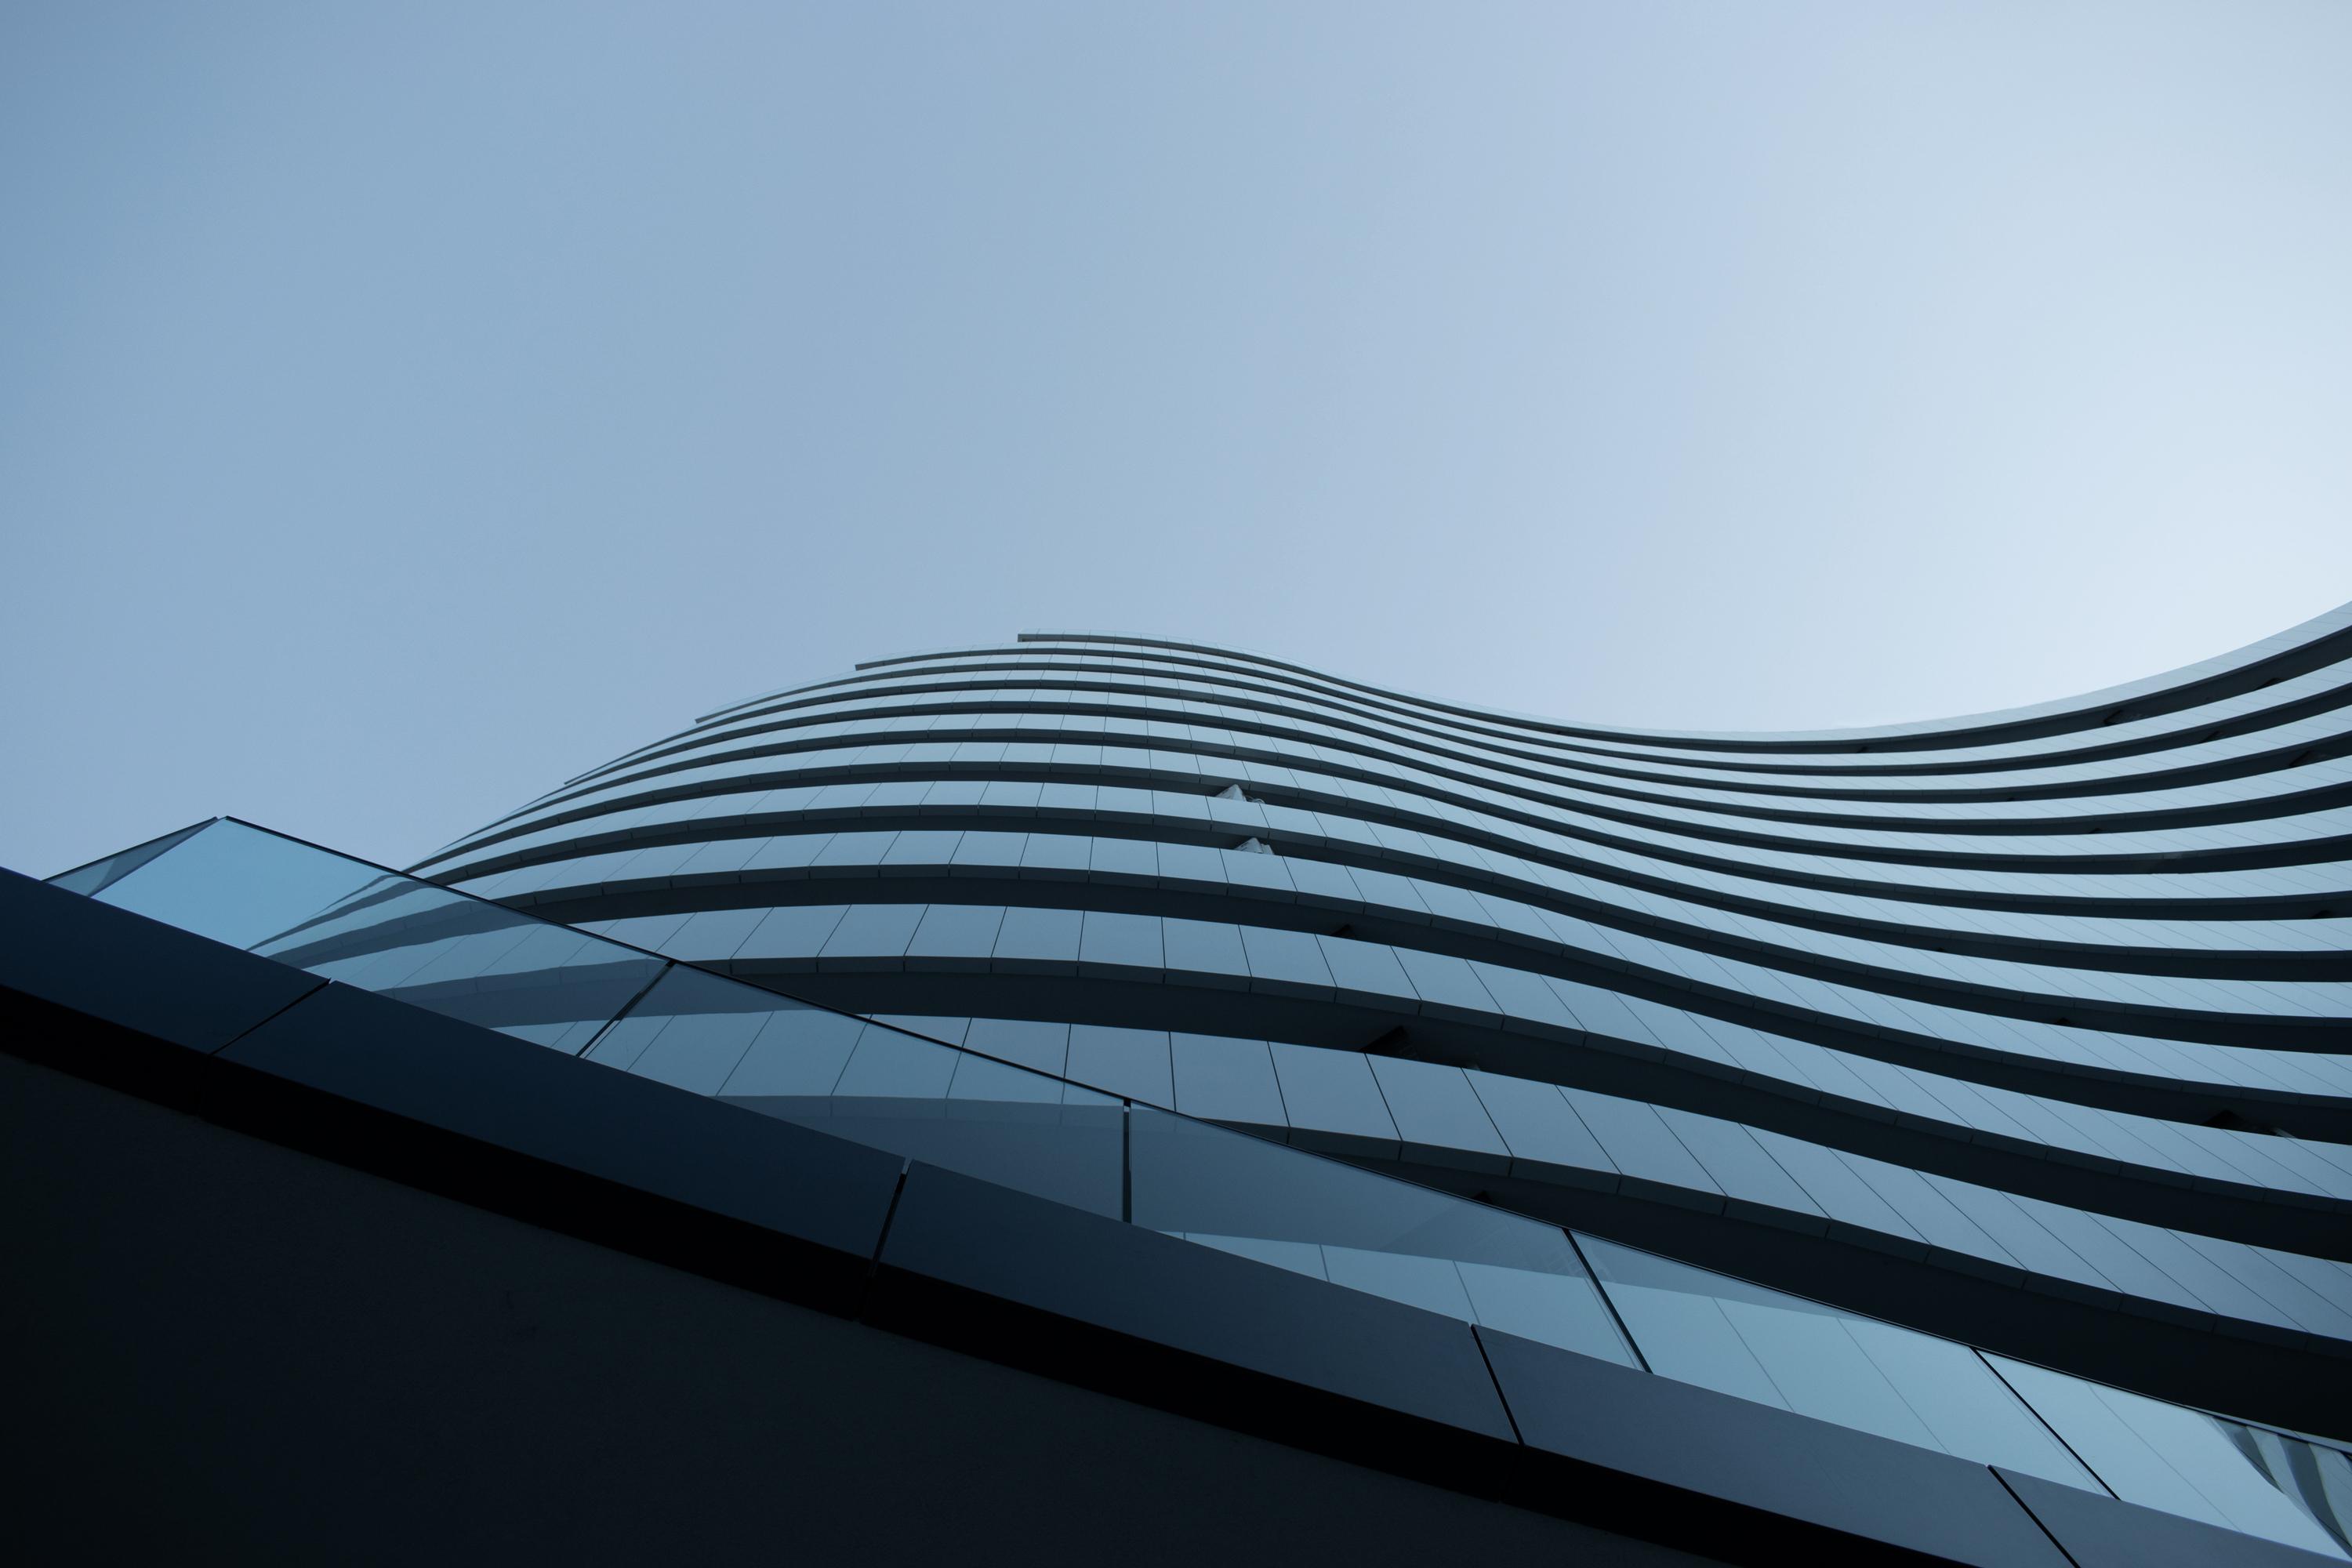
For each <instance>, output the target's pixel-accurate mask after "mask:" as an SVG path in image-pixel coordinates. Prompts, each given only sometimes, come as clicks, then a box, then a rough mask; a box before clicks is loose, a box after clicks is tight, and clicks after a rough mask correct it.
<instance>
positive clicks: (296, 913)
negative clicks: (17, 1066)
mask: <svg viewBox="0 0 2352 1568" xmlns="http://www.w3.org/2000/svg"><path fill="white" fill-rule="evenodd" d="M97 897H98V899H99V900H100V902H102V903H110V904H113V905H115V906H117V907H118V908H121V909H126V910H132V911H133V912H135V913H138V914H143V915H148V916H150V917H152V918H153V919H156V920H162V921H169V922H170V923H172V924H173V925H176V926H179V927H181V928H182V929H184V930H187V931H197V932H200V933H201V934H203V935H205V936H209V937H212V938H214V939H215V941H219V942H230V943H232V944H234V945H236V946H238V947H243V948H247V949H248V950H249V951H251V952H257V953H259V954H261V955H262V956H263V957H266V958H274V959H277V960H278V962H279V963H289V964H292V965H293V966H294V967H296V968H298V969H304V970H308V971H309V972H310V973H313V974H316V975H319V976H320V977H321V978H323V979H328V980H336V981H341V982H342V983H343V984H347V985H353V986H357V987H358V988H360V989H361V990H363V991H375V992H380V993H382V994H385V995H388V996H394V997H396V998H398V999H399V1000H401V1001H403V1002H407V1003H412V1004H414V1005H416V1006H420V1007H424V1008H426V1009H428V1010H430V1011H432V1012H436V1013H440V1014H444V1015H446V1016H449V1017H453V1018H462V1019H464V1020H466V1021H467V1023H471V1024H479V1025H481V1026H483V1027H485V1028H491V1029H497V1030H499V1032H501V1033H503V1034H508V1035H512V1036H514V1037H517V1038H519V1039H526V1040H530V1041H531V1042H533V1043H534V1044H537V1045H543V1046H550V1047H554V1048H556V1049H560V1050H565V1051H577V1050H578V1049H580V1048H581V1047H583V1045H585V1044H586V1043H587V1042H588V1041H589V1039H591V1038H592V1037H593V1036H594V1035H595V1033H596V1031H597V1030H598V1029H600V1028H602V1027H603V1026H604V1024H605V1023H606V1022H607V1021H609V1020H610V1019H611V1018H612V1017H613V1016H614V1014H616V1013H618V1012H619V1011H620V1010H621V1009H622V1008H624V1007H625V1006H626V1005H628V1002H629V998H631V997H632V996H635V995H636V994H638V993H639V992H641V991H643V990H644V989H645V988H646V984H647V983H648V982H650V981H651V980H652V979H653V978H654V977H655V976H656V974H658V973H661V970H662V968H663V961H662V960H660V959H658V958H656V957H653V956H651V955H650V954H647V953H643V952H636V951H635V950H634V949H630V948H626V947H622V946H620V945H618V944H616V943H614V942H604V941H602V940H601V939H599V938H596V937H593V936H590V935H588V934H587V933H585V932H583V931H574V930H572V929H571V928H570V927H568V926H558V925H551V924H549V923H548V922H546V921H540V920H534V919H532V918H531V917H530V916H528V915H521V914H517V913H515V912H514V911H513V910H507V909H504V908H501V907H500V906H499V905H497V904H493V903H488V902H486V901H484V900H480V899H473V898H467V896H465V895H464V894H460V893H453V892H450V891H448V890H446V889H442V888H436V887H435V886H433V885H432V884H431V883H429V882H421V881H418V880H416V879H414V878H410V877H404V876H401V875H399V874H397V873H395V872H391V871H384V870H382V869H380V868H376V867H373V866H369V865H366V864H364V863H362V862H360V861H357V860H352V859H349V858H345V857H343V856H341V855H337V854H334V853H332V852H331V851H329V850H325V849H320V848H317V847H313V846H310V845H307V844H299V843H297V842H295V841H294V840H292V839H290V838H281V837H278V835H276V834H274V833H266V832H263V831H261V830H260V829H258V828H254V827H247V826H245V825H244V824H242V823H237V822H216V823H215V824H213V825H212V826H209V827H206V828H205V829H204V830H203V831H201V832H199V833H197V834H195V835H194V836H193V837H189V838H188V839H187V840H186V841H184V843H182V844H180V845H178V846H176V847H173V848H171V849H170V850H168V851H167V852H165V853H163V854H161V855H158V856H157V857H155V858H153V859H152V860H151V861H150V862H149V863H147V864H146V865H144V866H142V867H141V868H138V869H137V870H135V871H132V872H131V873H130V874H128V875H127V876H125V877H123V878H122V879H121V880H120V881H117V882H115V883H114V884H113V885H112V886H110V887H108V888H106V889H103V890H102V891H101V892H100V893H99V894H98V895H97Z"/></svg>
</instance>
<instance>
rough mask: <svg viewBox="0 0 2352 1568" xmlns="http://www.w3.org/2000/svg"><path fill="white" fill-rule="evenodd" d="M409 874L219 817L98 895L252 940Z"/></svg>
mask: <svg viewBox="0 0 2352 1568" xmlns="http://www.w3.org/2000/svg"><path fill="white" fill-rule="evenodd" d="M405 880H406V879H404V878H400V877H396V876H394V875H393V874H392V873H390V872H386V871H380V870H378V869H376V868H374V867H373V866H367V865H362V863H360V862H359V861H357V860H347V859H345V858H343V857H341V856H340V855H332V854H329V853H328V852H327V851H326V850H323V849H314V848H312V847H310V846H309V845H307V844H297V843H296V842H294V841H293V840H292V839H290V838H280V837H278V836H277V835H276V834H274V833H263V832H261V831H259V830H258V829H257V828H251V827H247V826H244V825H243V824H242V823H236V822H215V823H214V824H213V825H212V826H209V827H206V828H205V830H204V831H203V832H201V833H197V834H194V835H192V836H191V837H188V838H187V839H186V840H184V842H182V843H181V844H179V845H177V846H175V847H173V848H172V849H171V850H170V851H169V852H167V853H165V854H162V855H159V856H157V857H155V858H153V859H152V860H150V861H149V862H148V863H147V864H146V865H144V866H142V867H140V868H138V869H137V870H135V871H133V872H131V874H130V875H128V876H126V877H124V878H123V879H121V880H120V881H118V882H116V883H114V884H113V885H112V886H111V887H109V888H107V889H104V890H103V891H101V892H100V893H99V894H97V895H96V896H97V898H98V901H99V902H100V903H102V904H112V905H114V906H115V907H116V908H117V909H123V910H130V911H131V913H133V914H138V915H145V916H146V917H147V918H148V919H150V920H158V921H163V922H164V923H166V924H167V925H175V926H178V927H179V928H180V929H181V930H182V931H194V932H195V933H196V934H197V935H198V936H208V937H210V938H212V939H213V940H214V941H215V942H226V943H228V945H229V946H231V947H243V948H249V947H252V946H253V945H254V944H255V943H257V942H265V941H267V940H268V939H269V938H271V937H274V936H276V935H278V933H279V932H281V931H287V930H289V929H290V928H292V927H294V926H298V925H300V924H301V923H302V922H304V921H309V920H310V919H312V918H314V917H315V916H317V915H318V914H320V912H321V911H322V910H329V909H331V908H333V907H334V906H336V905H338V904H340V903H341V902H342V901H343V900H347V899H349V898H351V897H352V895H354V894H356V893H358V892H359V891H360V890H361V889H363V888H367V887H370V886H372V885H373V884H376V883H378V882H383V883H386V884H387V885H391V884H397V883H401V882H404V881H405ZM412 885H413V884H412ZM447 896H449V897H455V896H456V895H454V894H452V895H447Z"/></svg>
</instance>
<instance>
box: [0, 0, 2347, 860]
mask: <svg viewBox="0 0 2352 1568" xmlns="http://www.w3.org/2000/svg"><path fill="white" fill-rule="evenodd" d="M2347 81H2352V5H2343V4H2341V3H2340V0H2310V3H2294V0H2209V3H2205V4H2200V5H2168V4H2164V3H2162V0H2122V3H2117V4H2095V3H2087V0H2084V3H2067V0H2018V3H2014V4H2002V3H1999V0H1970V3H1968V4H1959V5H1937V4H1933V3H1929V0H1913V3H1906V4H1904V5H1885V4H1884V3H1883V0H1853V3H1850V4H1826V3H1818V0H1776V3H1775V4H1772V5H1745V4H1733V3H1730V0H1721V3H1717V4H1705V5H1696V4H1674V3H1654V0H1643V3H1642V4H1633V3H1630V0H1628V3H1625V4H1617V5H1591V4H1575V3H1571V0H1542V3H1538V4H1529V5H1507V4H1489V3H1483V0H1451V3H1448V4H1444V5H1437V4H1430V3H1427V0H1423V3H1420V4H1414V5H1389V4H1380V3H1377V0H1333V3H1329V4H1307V3H1282V0H1248V3H1244V4H1231V5H1221V4H1213V3H1197V0H1188V3H1184V4H1165V5H1161V4H1149V3H1145V0H1122V3H1120V4H1117V5H1103V4H1100V3H1099V0H1074V3H1071V4H1066V5H1063V4H1055V5H1038V4H1030V3H1025V0H991V3H990V4H986V5H969V4H962V3H946V0H940V3H937V4H928V5H904V4H890V3H887V0H884V3H873V4H855V5H853V4H847V3H843V4H827V5H789V4H782V3H780V0H761V3H759V4H750V5H719V4H709V3H705V0H665V3H664V4H661V5H653V4H639V5H598V4H592V3H587V0H562V3H560V4H546V5H541V4H529V3H525V0H463V3H457V4H436V3H433V0H410V3H406V4H403V5H373V6H367V5H318V4H315V3H313V0H296V3H292V4H285V5H256V4H246V3H240V0H210V3H208V4H205V5H168V4H163V3H162V0H147V3H142V4H131V5H125V4H118V3H113V0H61V3H51V0H11V3H10V4H8V5H5V6H0V735H5V748H0V865H5V866H7V867H10V868H15V869H18V870H21V871H26V872H28V873H31V874H34V875H48V874H50V873H53V872H55V871H58V870H59V869H62V868H66V867H68V866H70V865H73V864H77V863H79V861H82V860H84V859H87V858H91V857H94V856H97V855H100V854H102V853H104V852H107V851H109V850H111V849H114V848H117V847H121V846H123V845H126V844H130V843H132V842H135V841H137V840H140V839H142V838H145V837H150V836H152V835H154V834H156V833H159V832H162V831H164V830H167V829H170V828H173V827H176V826H182V825H184V824H185V823H187V822H190V821H193V820H195V819H198V818H201V817H205V816H212V815H214V814H216V813H229V814H234V815H236V816H245V817H247V818H249V819H251V820H254V821H257V822H260V823H263V824H265V825H267V826H275V827H278V828H282V829H284V830H286V831H289V832H291V833H295V834H298V835H300V836H302V837H310V838H313V839H316V840H319V841H320V842H323V843H325V844H328V845H330V846H331V847H338V848H342V849H346V850H349V851H351V852H352V853H354V854H359V855H362V856H364V857H367V858H374V859H379V860H383V861H387V862H391V863H394V864H405V863H407V862H409V861H411V860H414V859H415V858H417V857H418V856H420V855H422V854H424V853H425V852H426V851H428V850H430V849H431V848H433V847H437V846H438V845H440V844H442V843H444V842H446V841H447V840H449V839H451V838H453V837H457V835H458V834H460V833H462V832H464V831H467V830H468V829H470V828H471V827H474V826H478V825H479V824H481V823H483V822H485V821H487V820H488V819H489V818H491V817H493V816H498V815H499V814H502V813H504V812H505V811H507V810H509V809H510V808H512V807H513V806H515V805H519V804H520V803H521V802H522V801H523V800H525V799H527V798H529V797H530V796H532V795H537V794H539V793H541V791H543V790H545V789H547V788H550V787H551V786H552V785H554V784H556V783H558V782H560V781H561V780H562V779H564V778H566V777H569V776H570V775H572V774H573V773H578V772H580V771H581V770H583V769H584V768H587V767H590V766H593V765H594V764H596V763H600V762H603V761H604V760H606V759H608V758H610V757H612V756H614V755H616V754H617V753H619V752H624V751H625V750H628V749H631V748H633V747H635V746H637V745H639V744H642V743H645V742H649V741H651V740H654V739H656V738H657V737H659V736H662V735H665V734H667V733H670V732H672V731H675V730H677V729H678V728H680V727H682V726H683V725H685V724H686V723H688V721H690V720H691V719H692V718H693V716H694V715H696V714H697V713H699V712H702V711H704V710H708V709H709V708H712V707H715V706H718V705H719V704H721V703H724V702H728V701H731V700H736V699H739V698H741V697H744V696H747V695H750V694H751V693H754V692H757V691H761V690H766V689H773V688H776V687H779V686H783V685H787V684H790V683H793V682H795V681H799V680H803V679H814V678H816V677H820V676H824V675H826V674H831V673H834V672H837V671H840V670H843V669H845V668H848V667H849V666H851V665H852V664H854V663H856V661H858V660H860V659H865V658H875V657H877V656H880V655H885V654H889V653H895V652H904V651H908V650H913V649H921V648H933V647H947V646H953V645H960V644H968V643H972V642H988V641H998V640H1003V639H1005V638H1008V637H1012V636H1013V634H1015V633H1017V632H1019V631H1022V630H1024V629H1052V628H1061V629H1096V630H1100V629H1110V630H1125V631H1140V632H1150V633H1172V634H1175V635H1178V636H1181V637H1189V638H1194V639H1199V640H1204V641H1212V642H1219V643H1225V644H1230V645H1234V646H1238V647H1245V648H1250V649H1255V650H1259V651H1263V652H1267V653H1272V654H1276V655H1279V656H1282V657H1285V658H1291V659H1295V660H1297V661H1301V662H1304V663H1307V664H1310V665H1313V666H1316V667H1318V668H1326V669H1329V670H1331V671H1333V672H1336V673H1339V674H1343V675H1347V676H1349V677H1353V678H1356V679H1365V680H1370V681H1375V682H1381V683H1386V684H1391V685H1394V686H1400V687H1404V688H1408V689H1413V690H1416V691H1422V692H1427V693H1433V694H1437V695H1443V696H1447V697H1452V698H1456V699H1460V700H1469V701H1474V702H1482V703H1486V704H1491V705H1494V706H1497V707H1503V708H1507V709H1512V710H1522V711H1530V712H1538V713H1547V714H1552V715H1557V716H1560V717H1566V718H1575V719H1582V720H1590V721H1604V722H1619V723H1626V724H1633V725H1640V726H1645V727H1663V728H1678V729H1683V728H1687V729H1742V730H1748V729H1767V730H1769V729H1781V728H1811V727H1818V726H1827V725H1842V724H1866V723H1878V722H1888V721H1898V720H1906V719H1926V718H1932V717H1938V716H1943V715H1948V714H1953V713H1964V712H1975V711H1981V710H1988V709H1993V708H2000V707H2007V706H2012V705H2016V704H2020V703H2026V702H2032V701H2039V700H2045V699H2049V698H2053V697H2058V696H2063V695H2065V694H2068V693H2071V692H2074V691H2079V690H2084V689H2092V688H2095V687H2099V686H2105V685H2108V684H2112V683H2115V682H2117V681H2122V680H2126V679H2135V678H2137V677H2139V676H2143V675H2147V674H2153V673H2156V672H2158V671H2159V670H2163V669H2167V668H2172V667H2175V666H2178V665H2180V664H2185V663H2188V662H2190V661H2193V660H2195V659H2198V658H2205V657H2208V656H2210V655H2212V654H2215V653H2219V652H2221V651H2223V650H2225V649H2228V648H2231V647H2237V646H2240V645H2242V644H2244V643H2247V642H2250V641H2252V640H2254V639H2256V638H2258V637H2263V636H2266V635H2268V634H2270V633H2272V632H2273V631H2277V630H2280V629H2282V628H2284V627H2285V626H2289V625H2291V624H2293V623H2295V622H2297V621H2300V620H2303V619H2305V618H2307V617H2309V616H2314V615H2316V614H2318V613H2320V612H2321V611H2323V610H2326V609H2328V608H2330V607H2332V606H2334V605H2336V604H2338V603H2340V602H2343V601H2345V600H2347V599H2352V91H2347V89H2346V83H2347Z"/></svg>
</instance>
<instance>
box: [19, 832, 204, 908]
mask: <svg viewBox="0 0 2352 1568" xmlns="http://www.w3.org/2000/svg"><path fill="white" fill-rule="evenodd" d="M209 826H212V825H211V824H210V823H209V822H199V823H197V824H196V825H195V826H193V827H183V828H181V829H180V830H179V831H178V832H177V833H166V834H164V835H163V837H160V838H150V839H149V840H147V842H146V843H144V844H134V845H132V846H131V847H130V848H128V849H121V850H117V851H116V852H115V853H113V854H111V855H109V856H106V857H105V858H102V859H98V860H92V861H91V862H90V863H89V865H87V866H77V867H75V868H73V869H72V870H70V871H60V872H58V874H57V875H56V876H54V877H52V878H50V879H49V885H50V886H51V887H55V888H63V889H65V890H66V891H67V892H68V893H80V894H82V895H84V896H85V897H87V896H89V895H91V894H94V893H97V892H99V891H100V889H105V888H109V887H111V886H112V885H113V884H115V883H116V882H119V881H121V879H123V878H125V877H127V876H129V875H131V872H133V871H136V870H137V869H139V868H140V867H142V866H144V865H145V864H147V862H148V861H150V860H152V859H153V858H155V857H156V856H158V855H161V854H162V853H163V851H164V850H166V849H169V848H171V847H173V845H175V844H177V843H179V842H180V841H181V840H182V839H184V838H188V837H193V836H194V835H196V834H198V833H201V832H203V831H204V830H205V828H206V827H209Z"/></svg>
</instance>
